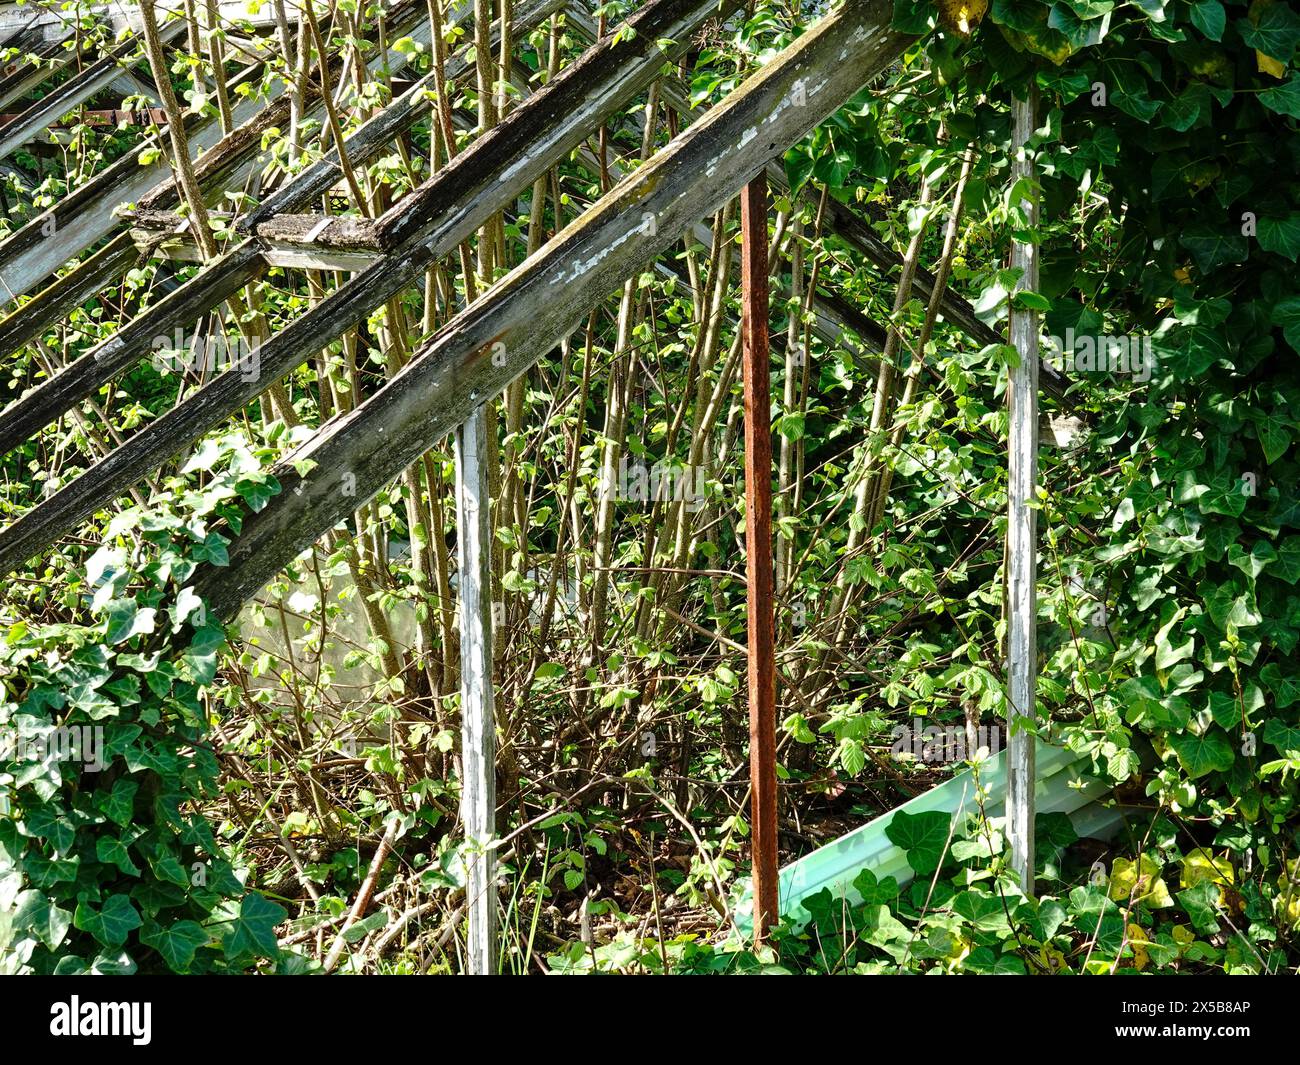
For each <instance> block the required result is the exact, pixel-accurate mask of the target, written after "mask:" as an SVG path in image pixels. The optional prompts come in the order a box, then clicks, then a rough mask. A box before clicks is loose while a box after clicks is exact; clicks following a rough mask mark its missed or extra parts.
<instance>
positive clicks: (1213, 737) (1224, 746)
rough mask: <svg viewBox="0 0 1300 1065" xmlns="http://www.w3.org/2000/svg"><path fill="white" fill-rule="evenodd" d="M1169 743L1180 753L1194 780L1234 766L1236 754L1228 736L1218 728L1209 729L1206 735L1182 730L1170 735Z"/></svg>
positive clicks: (1180, 758) (1179, 758)
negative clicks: (1197, 734)
mask: <svg viewBox="0 0 1300 1065" xmlns="http://www.w3.org/2000/svg"><path fill="white" fill-rule="evenodd" d="M1169 745H1170V746H1171V747H1172V748H1173V749H1174V753H1175V754H1176V755H1178V761H1179V762H1181V763H1182V766H1183V769H1185V770H1186V771H1187V775H1188V776H1189V777H1191V778H1192V779H1193V780H1196V779H1197V778H1199V777H1203V776H1205V775H1206V774H1207V773H1213V772H1216V771H1217V772H1225V771H1227V770H1229V769H1231V768H1232V763H1233V762H1234V761H1235V760H1236V755H1235V754H1234V753H1233V750H1232V743H1231V742H1230V741H1229V740H1228V737H1227V736H1226V735H1224V734H1223V732H1221V731H1219V730H1218V729H1217V728H1212V729H1208V730H1207V731H1206V733H1205V735H1204V736H1195V735H1193V734H1192V733H1190V732H1181V733H1177V734H1175V735H1172V736H1170V737H1169Z"/></svg>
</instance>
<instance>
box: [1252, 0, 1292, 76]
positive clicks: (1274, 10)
mask: <svg viewBox="0 0 1300 1065" xmlns="http://www.w3.org/2000/svg"><path fill="white" fill-rule="evenodd" d="M1237 29H1238V30H1239V31H1240V32H1241V39H1242V40H1243V41H1245V42H1246V44H1247V45H1249V46H1250V47H1251V48H1254V49H1255V50H1256V51H1259V52H1263V53H1264V54H1265V55H1266V56H1269V57H1270V58H1272V59H1276V60H1278V61H1279V62H1282V63H1286V62H1287V61H1289V60H1290V58H1291V53H1292V52H1294V51H1295V46H1296V43H1297V42H1300V15H1297V14H1296V13H1295V12H1294V11H1292V10H1291V5H1290V4H1288V3H1274V4H1270V5H1269V6H1268V7H1266V8H1264V10H1263V11H1261V12H1260V13H1259V17H1258V19H1257V21H1256V22H1255V23H1253V24H1252V23H1251V22H1250V20H1249V19H1238V20H1237Z"/></svg>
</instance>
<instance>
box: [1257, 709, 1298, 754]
mask: <svg viewBox="0 0 1300 1065" xmlns="http://www.w3.org/2000/svg"><path fill="white" fill-rule="evenodd" d="M1264 742H1265V743H1271V744H1272V745H1273V746H1274V747H1276V748H1277V749H1278V750H1279V751H1281V752H1282V753H1283V754H1292V755H1293V756H1300V728H1297V727H1296V726H1295V725H1284V724H1283V723H1282V722H1281V721H1279V720H1278V719H1277V718H1275V717H1271V718H1269V720H1268V724H1267V725H1265V726H1264Z"/></svg>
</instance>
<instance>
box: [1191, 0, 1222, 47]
mask: <svg viewBox="0 0 1300 1065" xmlns="http://www.w3.org/2000/svg"><path fill="white" fill-rule="evenodd" d="M1191 16H1192V25H1193V26H1195V27H1196V28H1197V29H1198V30H1200V31H1201V32H1202V33H1203V34H1205V36H1206V37H1208V38H1209V39H1210V40H1212V41H1221V40H1223V31H1224V28H1225V27H1226V26H1227V24H1228V16H1227V13H1226V12H1225V11H1224V10H1223V5H1222V4H1221V3H1219V0H1200V2H1199V3H1196V4H1193V5H1192V10H1191Z"/></svg>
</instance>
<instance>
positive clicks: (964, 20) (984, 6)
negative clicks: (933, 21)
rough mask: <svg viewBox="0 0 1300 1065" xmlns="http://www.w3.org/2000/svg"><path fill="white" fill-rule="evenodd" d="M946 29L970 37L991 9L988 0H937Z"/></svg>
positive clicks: (940, 17)
mask: <svg viewBox="0 0 1300 1065" xmlns="http://www.w3.org/2000/svg"><path fill="white" fill-rule="evenodd" d="M937 4H938V7H939V20H940V21H941V22H942V23H943V25H944V28H945V29H949V30H953V31H954V32H956V33H960V34H961V35H962V36H963V37H969V36H970V35H971V33H972V32H973V31H974V29H975V27H976V26H978V25H979V24H980V20H981V19H982V18H983V17H984V12H986V11H987V10H988V9H989V4H988V0H937Z"/></svg>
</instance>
